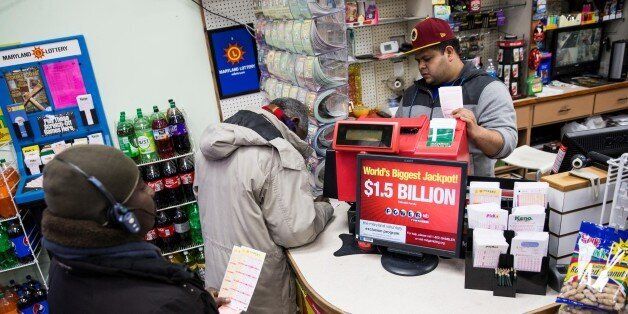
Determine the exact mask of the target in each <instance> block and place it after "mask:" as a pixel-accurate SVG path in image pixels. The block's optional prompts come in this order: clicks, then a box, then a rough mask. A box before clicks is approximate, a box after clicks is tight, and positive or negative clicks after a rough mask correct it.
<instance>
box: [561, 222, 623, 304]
mask: <svg viewBox="0 0 628 314" xmlns="http://www.w3.org/2000/svg"><path fill="white" fill-rule="evenodd" d="M627 276H628V231H625V230H616V229H614V228H610V227H605V226H600V225H596V224H593V223H590V222H585V221H583V222H582V224H581V225H580V232H579V233H578V240H577V241H576V248H575V250H574V253H573V255H572V257H571V264H570V265H569V269H568V271H567V276H566V277H565V282H564V283H563V288H562V289H561V291H560V294H559V295H558V299H556V302H558V303H563V304H567V305H570V306H571V307H572V308H579V309H591V310H604V311H613V312H616V311H617V312H623V311H625V305H626V285H627V281H628V279H627V278H626V277H627Z"/></svg>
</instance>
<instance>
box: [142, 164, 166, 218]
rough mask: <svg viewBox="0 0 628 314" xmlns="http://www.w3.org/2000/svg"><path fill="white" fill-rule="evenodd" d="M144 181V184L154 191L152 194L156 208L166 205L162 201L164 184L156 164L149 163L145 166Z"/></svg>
mask: <svg viewBox="0 0 628 314" xmlns="http://www.w3.org/2000/svg"><path fill="white" fill-rule="evenodd" d="M144 182H146V184H147V185H148V186H149V187H150V188H151V189H153V191H154V192H155V195H154V196H153V201H155V206H156V207H157V208H164V207H167V205H166V203H165V201H164V193H165V190H164V188H165V185H164V180H163V176H162V174H161V171H159V167H158V166H157V165H156V164H150V165H148V166H146V167H145V170H144Z"/></svg>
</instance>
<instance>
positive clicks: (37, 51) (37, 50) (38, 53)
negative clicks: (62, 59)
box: [33, 47, 45, 59]
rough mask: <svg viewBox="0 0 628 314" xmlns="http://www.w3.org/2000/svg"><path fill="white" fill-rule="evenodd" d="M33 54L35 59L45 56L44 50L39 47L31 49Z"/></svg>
mask: <svg viewBox="0 0 628 314" xmlns="http://www.w3.org/2000/svg"><path fill="white" fill-rule="evenodd" d="M33 56H34V57H35V59H41V58H43V57H44V56H45V53H44V50H43V49H41V48H39V47H35V49H33Z"/></svg>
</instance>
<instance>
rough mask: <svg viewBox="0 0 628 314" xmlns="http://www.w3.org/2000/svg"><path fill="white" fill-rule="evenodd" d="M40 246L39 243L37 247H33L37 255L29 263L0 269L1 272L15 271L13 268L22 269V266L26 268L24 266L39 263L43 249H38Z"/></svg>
mask: <svg viewBox="0 0 628 314" xmlns="http://www.w3.org/2000/svg"><path fill="white" fill-rule="evenodd" d="M39 243H41V241H39ZM39 246H40V245H39V244H38V245H37V247H35V249H33V251H34V252H35V256H34V259H33V260H32V261H30V262H28V263H21V264H18V265H15V266H13V267H11V268H6V269H0V274H1V273H6V272H9V271H13V270H16V269H21V268H24V267H28V266H33V265H35V264H36V263H37V260H38V259H39V255H40V254H41V252H42V251H43V250H41V249H39V251H37V250H38V248H39Z"/></svg>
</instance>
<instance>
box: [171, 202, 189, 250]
mask: <svg viewBox="0 0 628 314" xmlns="http://www.w3.org/2000/svg"><path fill="white" fill-rule="evenodd" d="M172 221H173V223H174V232H176V234H177V238H178V239H179V245H182V246H188V245H190V243H191V242H192V239H191V235H190V220H189V219H188V215H187V214H185V211H183V210H181V208H177V209H175V211H174V216H173V217H172Z"/></svg>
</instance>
